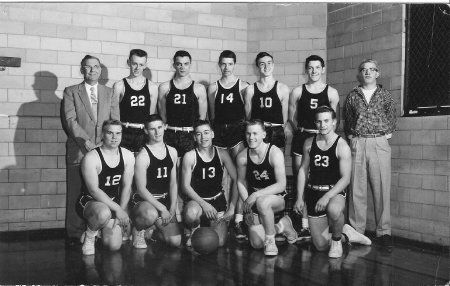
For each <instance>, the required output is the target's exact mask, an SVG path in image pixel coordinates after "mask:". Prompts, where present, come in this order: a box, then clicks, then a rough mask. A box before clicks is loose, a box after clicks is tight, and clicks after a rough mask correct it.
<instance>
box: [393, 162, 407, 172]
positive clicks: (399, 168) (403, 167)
mask: <svg viewBox="0 0 450 286" xmlns="http://www.w3.org/2000/svg"><path fill="white" fill-rule="evenodd" d="M410 170H411V160H408V159H392V172H399V173H410Z"/></svg>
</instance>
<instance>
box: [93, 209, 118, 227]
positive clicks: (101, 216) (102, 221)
mask: <svg viewBox="0 0 450 286" xmlns="http://www.w3.org/2000/svg"><path fill="white" fill-rule="evenodd" d="M111 217H112V215H111V211H110V210H109V208H106V207H102V208H98V209H96V210H94V211H93V212H92V215H91V216H90V217H89V218H88V221H89V222H95V223H97V224H99V225H106V224H107V223H108V222H109V220H110V219H111Z"/></svg>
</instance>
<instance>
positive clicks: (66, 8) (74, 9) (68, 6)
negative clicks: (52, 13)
mask: <svg viewBox="0 0 450 286" xmlns="http://www.w3.org/2000/svg"><path fill="white" fill-rule="evenodd" d="M55 4H56V3H52V7H53V8H55ZM56 10H58V11H63V12H71V13H87V5H86V3H81V2H80V3H67V2H66V3H57V4H56Z"/></svg>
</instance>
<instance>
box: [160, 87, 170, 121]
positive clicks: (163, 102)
mask: <svg viewBox="0 0 450 286" xmlns="http://www.w3.org/2000/svg"><path fill="white" fill-rule="evenodd" d="M169 90H170V82H165V83H162V84H161V85H160V86H159V87H158V113H159V115H160V116H161V118H162V120H163V122H164V123H167V114H166V99H167V94H168V93H169Z"/></svg>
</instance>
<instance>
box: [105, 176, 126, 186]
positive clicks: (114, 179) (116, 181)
mask: <svg viewBox="0 0 450 286" xmlns="http://www.w3.org/2000/svg"><path fill="white" fill-rule="evenodd" d="M121 177H122V175H114V177H112V180H111V176H107V177H106V183H105V186H106V187H109V186H115V185H118V184H119V183H120V178H121Z"/></svg>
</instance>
